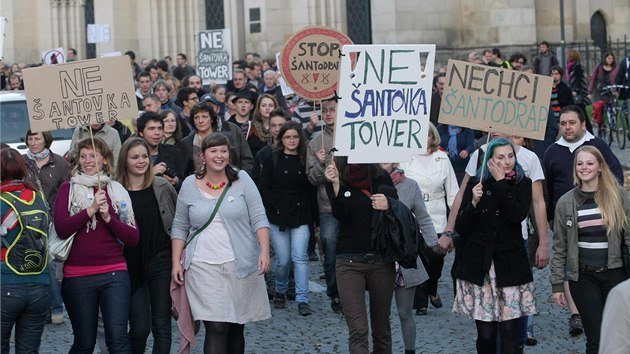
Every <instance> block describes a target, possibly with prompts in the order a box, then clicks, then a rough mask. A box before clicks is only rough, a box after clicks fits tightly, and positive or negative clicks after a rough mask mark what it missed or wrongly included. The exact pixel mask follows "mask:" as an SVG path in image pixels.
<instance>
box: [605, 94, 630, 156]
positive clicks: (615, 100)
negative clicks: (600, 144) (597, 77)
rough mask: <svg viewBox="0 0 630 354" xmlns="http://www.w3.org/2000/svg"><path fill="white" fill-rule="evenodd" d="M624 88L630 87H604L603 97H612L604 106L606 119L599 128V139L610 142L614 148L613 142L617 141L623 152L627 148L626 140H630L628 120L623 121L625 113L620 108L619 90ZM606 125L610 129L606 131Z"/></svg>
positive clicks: (609, 144)
mask: <svg viewBox="0 0 630 354" xmlns="http://www.w3.org/2000/svg"><path fill="white" fill-rule="evenodd" d="M623 88H625V89H627V88H628V86H624V85H608V86H604V87H602V91H603V93H604V94H603V96H610V99H609V100H607V101H606V104H605V106H604V112H605V114H606V119H602V122H601V123H599V126H598V135H599V137H600V138H602V139H604V140H608V146H612V143H613V141H615V140H616V142H617V145H618V146H619V148H620V149H621V150H623V149H624V148H625V147H626V139H630V137H629V136H628V120H627V119H623V118H624V117H623V113H624V112H623V111H622V110H621V107H620V106H619V89H623ZM618 118H620V119H618ZM606 125H608V129H606ZM613 136H614V138H613ZM615 138H616V139H615Z"/></svg>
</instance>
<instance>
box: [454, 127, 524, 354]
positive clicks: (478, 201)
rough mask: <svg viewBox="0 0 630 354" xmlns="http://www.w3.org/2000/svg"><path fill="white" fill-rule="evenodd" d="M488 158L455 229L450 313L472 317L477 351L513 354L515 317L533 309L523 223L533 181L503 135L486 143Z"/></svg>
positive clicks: (473, 182) (467, 195) (470, 188)
mask: <svg viewBox="0 0 630 354" xmlns="http://www.w3.org/2000/svg"><path fill="white" fill-rule="evenodd" d="M487 151H488V153H487V156H489V158H488V160H487V161H485V162H484V164H482V167H480V168H479V170H478V171H477V176H476V178H473V179H471V181H470V182H469V183H468V185H467V186H466V189H465V192H464V195H463V199H462V204H461V207H460V209H459V213H458V215H457V220H456V223H455V229H456V230H457V232H458V233H459V235H460V237H461V240H460V241H461V242H460V243H459V246H458V247H461V257H459V259H458V261H457V264H456V265H455V277H456V292H457V295H456V296H455V301H454V304H453V312H455V313H459V314H461V315H465V316H468V317H471V318H473V319H475V323H476V326H477V352H478V353H488V354H490V353H492V354H494V353H495V352H496V349H497V348H496V345H497V344H496V343H497V333H498V332H499V331H500V332H501V340H502V353H515V352H516V350H517V340H518V338H517V337H518V333H519V326H518V323H519V318H520V317H522V316H527V315H533V314H535V313H536V305H535V300H534V283H533V277H532V271H531V269H530V267H529V260H528V258H527V252H526V251H525V246H524V244H523V237H522V232H521V221H523V219H525V217H526V216H527V214H528V212H529V208H530V205H531V201H532V187H531V183H532V182H531V180H530V179H529V178H527V177H525V173H524V172H523V169H522V167H521V166H520V165H519V164H518V162H517V161H516V151H515V150H514V146H512V144H511V143H510V142H509V141H507V140H506V139H504V138H499V139H495V140H492V141H491V142H490V143H489V144H488V150H487Z"/></svg>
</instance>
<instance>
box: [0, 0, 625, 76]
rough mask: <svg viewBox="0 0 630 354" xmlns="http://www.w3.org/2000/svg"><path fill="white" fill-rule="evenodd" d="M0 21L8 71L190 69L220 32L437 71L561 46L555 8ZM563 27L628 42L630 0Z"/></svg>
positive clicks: (61, 3)
mask: <svg viewBox="0 0 630 354" xmlns="http://www.w3.org/2000/svg"><path fill="white" fill-rule="evenodd" d="M0 16H3V17H6V18H7V23H6V30H5V41H4V59H5V62H8V63H11V62H20V61H23V62H27V63H28V62H37V61H39V60H40V59H39V56H40V52H41V51H42V50H46V49H51V48H56V47H64V48H66V49H67V48H70V47H72V48H76V49H77V51H78V54H79V57H80V58H86V57H97V56H99V55H100V54H102V53H106V52H113V51H121V52H125V51H127V50H133V51H135V52H136V55H137V59H140V58H162V57H164V56H166V55H170V56H172V57H174V56H175V54H177V53H178V52H183V53H186V54H188V56H189V58H190V60H189V61H191V62H192V64H194V52H195V45H194V43H195V42H194V36H195V33H196V32H198V31H201V30H205V29H212V28H224V27H227V28H230V29H231V30H232V48H233V51H234V56H235V57H242V56H243V55H244V53H245V52H249V51H252V52H257V53H259V54H261V56H262V57H269V58H272V57H273V56H274V53H275V52H277V51H280V50H281V49H282V47H283V45H284V42H285V40H287V39H288V38H289V37H290V36H291V34H292V33H294V32H295V31H297V30H299V29H300V28H302V27H304V26H307V25H322V26H328V27H333V28H335V29H338V30H341V31H343V32H345V33H348V35H349V36H350V38H352V39H353V40H354V42H355V43H383V44H397V43H400V44H408V43H435V44H437V48H438V56H437V61H438V62H439V63H444V62H445V60H446V59H447V58H449V57H454V58H464V57H465V54H466V53H467V52H469V51H471V50H481V49H483V48H491V47H498V48H502V49H503V51H504V52H507V53H511V52H513V51H516V50H519V51H522V52H524V53H528V54H533V53H534V52H535V48H536V43H537V42H539V41H541V40H547V41H549V42H551V43H553V44H556V45H557V44H559V43H560V40H561V37H560V6H559V1H548V0H440V1H431V0H2V1H1V2H0ZM564 18H565V41H566V43H573V42H584V41H585V40H586V41H587V42H589V43H590V42H591V41H594V42H595V44H598V42H601V41H602V38H603V40H604V41H605V40H606V39H607V38H608V37H610V38H612V39H613V40H615V39H621V40H623V39H624V36H627V37H630V33H629V32H630V31H629V29H630V0H565V1H564ZM88 23H95V24H108V25H110V27H111V41H110V43H101V44H91V45H89V44H87V41H86V30H85V28H86V24H88ZM627 41H630V38H627ZM627 47H630V45H629V46H627Z"/></svg>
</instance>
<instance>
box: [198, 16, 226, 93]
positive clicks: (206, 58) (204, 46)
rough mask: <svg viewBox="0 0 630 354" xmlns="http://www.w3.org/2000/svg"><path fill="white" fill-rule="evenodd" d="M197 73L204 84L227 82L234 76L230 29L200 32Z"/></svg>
mask: <svg viewBox="0 0 630 354" xmlns="http://www.w3.org/2000/svg"><path fill="white" fill-rule="evenodd" d="M195 44H196V47H197V75H199V77H201V80H202V82H203V84H204V85H210V83H211V82H215V83H217V84H226V83H227V82H228V80H229V79H231V78H232V39H231V36H230V29H229V28H224V29H219V30H208V31H203V32H198V33H197V36H196V40H195Z"/></svg>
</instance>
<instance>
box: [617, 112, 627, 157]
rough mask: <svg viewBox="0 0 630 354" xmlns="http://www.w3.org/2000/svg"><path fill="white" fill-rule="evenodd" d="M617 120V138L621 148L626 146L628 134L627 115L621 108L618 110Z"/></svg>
mask: <svg viewBox="0 0 630 354" xmlns="http://www.w3.org/2000/svg"><path fill="white" fill-rule="evenodd" d="M615 113H616V118H615V121H616V123H617V130H616V132H615V135H616V138H617V145H618V146H619V148H620V149H621V150H623V149H625V148H626V137H627V136H628V127H627V125H626V123H627V122H626V120H625V117H624V116H623V112H621V110H620V109H617V110H616V112H615Z"/></svg>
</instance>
